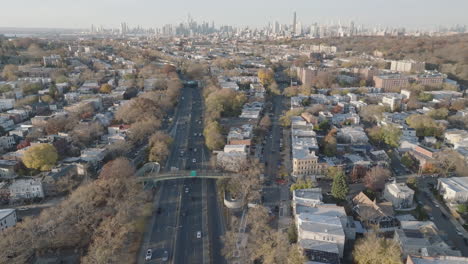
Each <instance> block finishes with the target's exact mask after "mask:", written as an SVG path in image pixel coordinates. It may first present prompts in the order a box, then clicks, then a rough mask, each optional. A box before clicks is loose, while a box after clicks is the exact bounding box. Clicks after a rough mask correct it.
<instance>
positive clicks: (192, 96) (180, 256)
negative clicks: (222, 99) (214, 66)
mask: <svg viewBox="0 0 468 264" xmlns="http://www.w3.org/2000/svg"><path fill="white" fill-rule="evenodd" d="M177 107H178V109H177V111H176V114H175V116H174V118H173V122H174V123H173V126H172V129H171V130H170V131H169V132H170V134H171V136H172V137H173V139H174V142H173V144H172V146H171V148H172V149H171V154H170V155H169V157H168V160H167V163H166V164H164V166H163V170H164V171H170V170H178V169H179V170H194V171H197V173H203V169H204V168H205V167H206V164H207V163H208V160H209V151H208V150H207V149H206V147H205V144H204V138H203V136H202V133H203V120H202V113H203V102H202V98H201V93H200V90H199V89H197V88H189V87H184V88H183V89H182V94H181V96H180V101H179V103H178V106H177ZM156 190H157V191H156V196H155V203H154V204H155V205H154V215H153V218H152V220H151V223H149V224H148V226H149V228H148V232H149V235H147V236H146V237H145V238H146V239H145V241H144V243H145V244H144V246H143V249H144V250H142V251H146V249H152V250H153V257H152V259H151V260H149V261H145V260H144V253H142V254H141V256H140V259H139V263H144V262H146V263H164V261H163V259H162V255H163V253H164V251H165V250H166V251H168V255H169V259H168V260H167V263H176V264H177V263H184V264H185V263H223V262H224V259H223V258H222V256H221V254H220V252H221V247H222V244H221V239H220V237H221V236H222V234H223V232H224V224H223V223H224V222H223V220H222V214H221V212H220V208H219V204H218V201H217V195H216V184H215V181H214V180H209V179H199V178H190V179H179V180H169V181H164V182H162V183H158V186H157V188H156Z"/></svg>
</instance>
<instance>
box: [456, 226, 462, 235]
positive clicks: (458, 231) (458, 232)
mask: <svg viewBox="0 0 468 264" xmlns="http://www.w3.org/2000/svg"><path fill="white" fill-rule="evenodd" d="M456 230H457V235H459V236H463V233H462V232H461V231H460V229H458V228H457V229H456Z"/></svg>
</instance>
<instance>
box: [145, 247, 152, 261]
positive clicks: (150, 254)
mask: <svg viewBox="0 0 468 264" xmlns="http://www.w3.org/2000/svg"><path fill="white" fill-rule="evenodd" d="M152 257H153V251H152V250H151V249H148V250H147V251H146V257H145V260H151V258H152Z"/></svg>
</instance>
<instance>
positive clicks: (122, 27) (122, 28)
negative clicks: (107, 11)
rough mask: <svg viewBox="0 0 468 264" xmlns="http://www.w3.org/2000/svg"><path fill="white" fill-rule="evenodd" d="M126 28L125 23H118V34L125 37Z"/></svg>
mask: <svg viewBox="0 0 468 264" xmlns="http://www.w3.org/2000/svg"><path fill="white" fill-rule="evenodd" d="M127 30H128V26H127V23H125V22H122V23H120V34H122V35H125V34H127Z"/></svg>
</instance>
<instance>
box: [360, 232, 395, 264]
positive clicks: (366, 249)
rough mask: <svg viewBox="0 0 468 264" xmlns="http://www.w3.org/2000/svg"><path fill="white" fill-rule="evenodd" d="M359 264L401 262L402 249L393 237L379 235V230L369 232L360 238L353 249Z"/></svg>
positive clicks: (392, 263)
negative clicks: (387, 237)
mask: <svg viewBox="0 0 468 264" xmlns="http://www.w3.org/2000/svg"><path fill="white" fill-rule="evenodd" d="M353 257H354V261H355V262H356V263H357V264H400V263H403V262H402V261H401V250H400V247H399V246H398V244H397V243H396V242H395V241H394V240H391V239H386V238H384V237H378V236H377V232H368V233H367V235H366V236H365V237H364V238H362V239H360V240H358V241H357V243H356V246H355V247H354V251H353Z"/></svg>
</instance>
